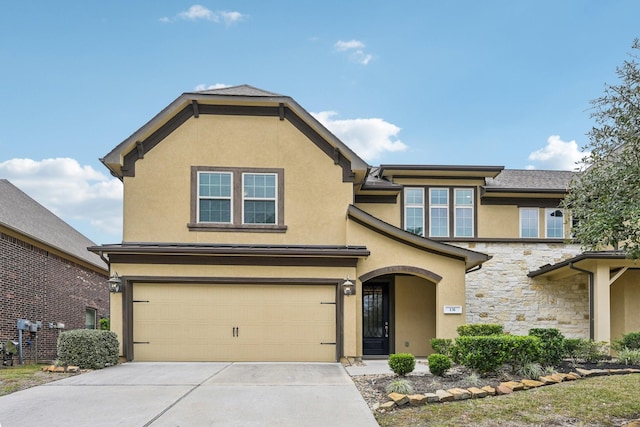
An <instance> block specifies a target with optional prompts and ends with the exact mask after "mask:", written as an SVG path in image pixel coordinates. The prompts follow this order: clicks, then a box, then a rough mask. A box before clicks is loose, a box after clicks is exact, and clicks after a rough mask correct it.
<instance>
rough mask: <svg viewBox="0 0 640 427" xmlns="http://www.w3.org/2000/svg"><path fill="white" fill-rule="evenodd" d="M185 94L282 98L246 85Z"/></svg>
mask: <svg viewBox="0 0 640 427" xmlns="http://www.w3.org/2000/svg"><path fill="white" fill-rule="evenodd" d="M187 93H199V94H203V95H227V96H267V97H272V96H283V95H280V94H279V93H275V92H269V91H266V90H264V89H260V88H257V87H254V86H251V85H248V84H243V85H238V86H226V87H219V88H214V89H206V90H199V91H195V92H187Z"/></svg>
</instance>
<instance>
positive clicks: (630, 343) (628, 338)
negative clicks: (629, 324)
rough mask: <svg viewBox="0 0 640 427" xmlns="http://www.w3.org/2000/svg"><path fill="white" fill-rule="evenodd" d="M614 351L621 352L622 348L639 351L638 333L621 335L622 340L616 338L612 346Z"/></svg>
mask: <svg viewBox="0 0 640 427" xmlns="http://www.w3.org/2000/svg"><path fill="white" fill-rule="evenodd" d="M612 347H613V349H614V350H617V351H619V350H622V349H623V348H626V349H629V350H640V332H630V333H628V334H624V335H622V338H618V339H617V340H615V341H614V342H613V344H612Z"/></svg>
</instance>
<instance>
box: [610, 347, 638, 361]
mask: <svg viewBox="0 0 640 427" xmlns="http://www.w3.org/2000/svg"><path fill="white" fill-rule="evenodd" d="M616 359H618V361H619V362H620V363H624V364H625V365H639V364H640V350H638V349H630V348H623V349H622V350H619V351H618V354H617V355H616Z"/></svg>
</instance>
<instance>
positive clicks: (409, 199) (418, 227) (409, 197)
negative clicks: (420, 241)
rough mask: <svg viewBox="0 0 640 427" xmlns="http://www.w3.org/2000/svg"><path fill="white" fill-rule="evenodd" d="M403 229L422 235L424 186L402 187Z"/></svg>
mask: <svg viewBox="0 0 640 427" xmlns="http://www.w3.org/2000/svg"><path fill="white" fill-rule="evenodd" d="M404 229H405V230H407V231H408V232H410V233H413V234H417V235H419V236H424V188H405V189H404Z"/></svg>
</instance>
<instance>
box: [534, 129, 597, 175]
mask: <svg viewBox="0 0 640 427" xmlns="http://www.w3.org/2000/svg"><path fill="white" fill-rule="evenodd" d="M585 155H587V153H584V152H581V151H580V149H579V148H578V144H577V143H576V141H568V142H566V141H563V140H561V139H560V136H559V135H551V136H550V137H549V138H547V145H546V146H545V147H543V148H541V149H539V150H536V151H534V152H532V153H531V154H529V160H532V161H535V162H539V163H541V166H542V168H543V169H553V170H575V169H576V168H578V167H579V165H580V161H581V160H582V158H583V157H584V156H585ZM527 169H537V167H536V166H534V165H529V166H527Z"/></svg>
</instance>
